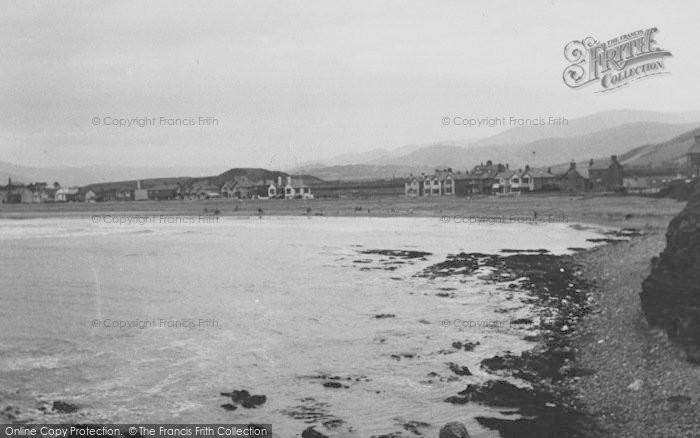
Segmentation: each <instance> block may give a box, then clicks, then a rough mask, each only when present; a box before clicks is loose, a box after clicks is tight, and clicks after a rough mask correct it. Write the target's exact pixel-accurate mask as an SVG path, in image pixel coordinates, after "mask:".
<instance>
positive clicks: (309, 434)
mask: <svg viewBox="0 0 700 438" xmlns="http://www.w3.org/2000/svg"><path fill="white" fill-rule="evenodd" d="M301 438H328V437H327V436H326V435H324V434H322V433H321V432H319V431H317V430H316V429H314V427H313V426H311V427H307V428H306V429H304V431H303V432H302V433H301Z"/></svg>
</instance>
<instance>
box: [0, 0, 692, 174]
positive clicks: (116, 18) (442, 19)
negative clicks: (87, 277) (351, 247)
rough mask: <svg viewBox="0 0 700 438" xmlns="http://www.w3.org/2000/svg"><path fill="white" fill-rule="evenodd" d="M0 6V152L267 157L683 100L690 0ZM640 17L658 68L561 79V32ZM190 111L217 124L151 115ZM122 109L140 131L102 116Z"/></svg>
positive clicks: (276, 164) (34, 159) (278, 160)
mask: <svg viewBox="0 0 700 438" xmlns="http://www.w3.org/2000/svg"><path fill="white" fill-rule="evenodd" d="M0 10H1V11H2V12H1V13H0V161H8V162H12V163H16V164H24V165H32V166H54V165H88V164H97V163H102V164H119V165H148V166H157V167H164V166H170V165H173V166H175V165H177V166H182V165H188V166H210V165H222V167H225V168H229V167H239V166H262V167H268V168H284V167H287V166H290V165H294V164H295V163H302V162H307V161H310V160H316V159H323V158H325V157H330V156H334V155H338V154H343V153H350V152H359V151H367V150H370V149H374V148H387V149H392V148H396V147H399V146H403V145H408V144H421V143H430V142H434V141H440V140H459V139H468V138H476V137H484V136H488V135H492V134H495V133H496V132H498V131H497V130H496V129H485V130H484V129H482V130H477V129H473V128H472V129H470V128H465V127H457V126H443V124H442V123H441V119H442V118H443V117H445V116H449V117H454V116H465V117H489V116H491V117H498V116H510V115H514V116H519V117H537V116H549V115H561V116H565V117H568V118H574V117H577V116H581V115H587V114H591V113H594V112H597V111H601V110H606V109H621V108H634V109H646V110H658V111H684V110H697V109H700V105H699V104H698V98H699V97H700V93H698V91H699V87H698V81H699V80H700V75H699V74H698V73H699V72H700V56H698V43H700V26H698V24H697V17H698V12H699V11H700V6H699V5H698V3H697V2H694V1H691V0H688V1H676V2H673V4H672V5H669V4H664V3H663V2H661V1H658V0H655V1H640V0H634V1H616V2H610V1H600V2H594V1H585V2H583V1H581V2H578V4H577V5H574V2H571V1H567V2H564V1H528V2H520V1H518V2H516V1H511V2H497V1H492V0H489V1H483V2H477V1H468V2H467V1H453V0H444V1H430V2H425V1H424V2H415V1H406V0H401V1H377V0H372V1H357V0H352V1H347V2H346V1H342V2H341V1H335V0H333V1H330V0H322V1H298V2H297V1H289V0H279V1H261V0H250V1H245V2H243V1H223V2H213V1H211V2H195V1H189V2H184V1H172V0H168V1H162V2H155V1H149V2H146V1H142V0H139V1H85V2H81V1H51V2H38V1H37V2H32V1H26V0H21V1H14V2H9V1H4V0H2V1H0ZM647 27H657V28H659V33H658V35H657V38H656V39H657V42H658V44H659V45H660V46H661V47H663V48H665V49H668V50H670V51H671V52H672V53H673V57H672V58H667V59H666V64H667V65H666V67H667V69H668V70H669V71H670V72H671V74H670V75H665V76H663V77H655V78H650V79H647V80H643V81H639V82H637V83H635V84H633V85H631V86H629V87H626V88H624V89H621V90H619V91H616V92H612V93H602V94H597V93H594V89H592V88H583V89H579V90H572V89H569V88H568V87H566V86H565V85H564V83H563V81H562V71H563V70H564V68H565V67H566V66H567V65H568V63H567V61H566V60H565V58H564V56H563V49H564V46H565V45H566V43H568V42H569V41H571V40H574V39H581V38H584V37H587V36H592V37H594V38H596V39H599V40H608V39H611V38H614V37H616V36H619V35H621V34H625V33H629V32H632V31H634V30H637V29H643V28H647ZM200 116H201V117H214V118H216V119H217V120H218V126H181V127H172V126H158V125H159V123H160V118H161V117H164V118H173V119H176V118H179V119H188V118H190V117H191V118H194V119H195V122H196V123H198V122H199V121H198V117H200ZM136 117H155V118H156V121H155V124H156V126H146V127H143V128H139V127H116V126H110V125H108V126H105V119H106V118H113V119H119V118H124V119H132V118H136ZM93 118H97V119H98V121H99V125H95V124H94V122H93ZM108 120H109V119H108Z"/></svg>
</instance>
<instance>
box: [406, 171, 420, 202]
mask: <svg viewBox="0 0 700 438" xmlns="http://www.w3.org/2000/svg"><path fill="white" fill-rule="evenodd" d="M424 181H425V176H424V175H419V176H413V175H410V176H409V177H408V179H407V180H406V183H405V185H404V194H405V195H406V197H407V198H415V197H419V196H423V194H424V191H423V187H424V186H423V182H424Z"/></svg>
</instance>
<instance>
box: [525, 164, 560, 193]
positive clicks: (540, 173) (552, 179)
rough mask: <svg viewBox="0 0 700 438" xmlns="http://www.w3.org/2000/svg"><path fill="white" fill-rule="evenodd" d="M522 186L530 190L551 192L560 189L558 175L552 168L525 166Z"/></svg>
mask: <svg viewBox="0 0 700 438" xmlns="http://www.w3.org/2000/svg"><path fill="white" fill-rule="evenodd" d="M521 186H522V188H523V189H524V188H525V187H527V191H530V192H551V191H554V190H558V189H559V187H558V186H557V176H556V175H554V174H553V173H552V169H531V168H530V166H525V171H524V172H523V175H522V182H521Z"/></svg>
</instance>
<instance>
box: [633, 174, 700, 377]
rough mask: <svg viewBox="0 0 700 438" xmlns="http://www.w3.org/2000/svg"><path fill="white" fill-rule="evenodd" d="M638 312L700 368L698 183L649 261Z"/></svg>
mask: <svg viewBox="0 0 700 438" xmlns="http://www.w3.org/2000/svg"><path fill="white" fill-rule="evenodd" d="M640 295H641V301H642V310H643V311H644V314H645V315H646V317H647V320H648V321H649V323H650V324H652V325H654V326H657V327H661V328H663V329H664V330H665V331H666V333H668V336H669V338H670V339H671V340H672V341H674V342H676V343H678V344H680V345H682V346H683V348H684V349H685V351H686V352H687V354H688V359H689V360H690V361H691V362H694V363H698V364H700V181H695V183H694V184H693V187H692V196H691V197H690V199H689V200H688V205H686V207H685V209H683V211H681V212H680V213H679V214H678V216H676V217H675V218H674V219H673V220H672V221H671V223H670V224H669V226H668V231H667V233H666V249H665V250H664V251H663V252H662V253H661V255H660V256H659V257H655V258H654V259H653V260H652V270H651V274H650V275H649V277H648V278H647V279H646V280H645V281H644V283H643V286H642V293H641V294H640Z"/></svg>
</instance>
